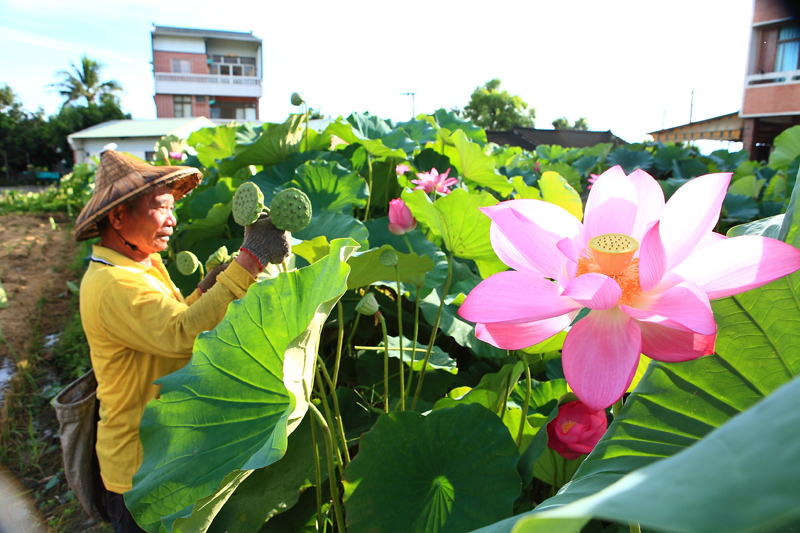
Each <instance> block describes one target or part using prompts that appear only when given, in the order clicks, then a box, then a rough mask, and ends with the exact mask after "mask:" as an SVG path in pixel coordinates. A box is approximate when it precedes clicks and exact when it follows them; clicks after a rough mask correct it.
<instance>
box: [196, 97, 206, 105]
mask: <svg viewBox="0 0 800 533" xmlns="http://www.w3.org/2000/svg"><path fill="white" fill-rule="evenodd" d="M194 103H196V104H205V103H206V97H205V96H195V97H194Z"/></svg>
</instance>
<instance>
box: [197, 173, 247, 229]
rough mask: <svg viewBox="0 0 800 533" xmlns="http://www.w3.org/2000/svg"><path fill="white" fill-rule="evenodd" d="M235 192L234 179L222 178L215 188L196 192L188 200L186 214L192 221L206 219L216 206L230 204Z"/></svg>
mask: <svg viewBox="0 0 800 533" xmlns="http://www.w3.org/2000/svg"><path fill="white" fill-rule="evenodd" d="M235 190H236V185H235V184H234V181H233V179H232V178H220V179H219V180H218V181H217V184H216V185H215V186H214V187H208V188H206V189H205V190H203V191H200V192H195V193H194V194H192V195H191V196H190V197H189V198H188V203H187V206H186V214H187V215H188V217H189V219H190V220H195V219H199V218H205V217H206V215H208V213H209V211H211V209H212V208H213V207H214V206H215V205H216V204H227V203H230V201H231V200H232V199H233V193H234V191H235Z"/></svg>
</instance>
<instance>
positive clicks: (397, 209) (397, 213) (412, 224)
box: [389, 198, 417, 235]
mask: <svg viewBox="0 0 800 533" xmlns="http://www.w3.org/2000/svg"><path fill="white" fill-rule="evenodd" d="M416 227H417V219H415V218H414V216H413V215H412V214H411V209H409V208H408V206H407V205H406V203H405V202H404V201H403V200H401V199H400V198H395V199H394V200H392V201H391V202H389V231H391V232H392V233H394V234H395V235H403V234H404V233H408V232H409V231H411V230H413V229H414V228H416Z"/></svg>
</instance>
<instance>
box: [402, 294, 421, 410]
mask: <svg viewBox="0 0 800 533" xmlns="http://www.w3.org/2000/svg"><path fill="white" fill-rule="evenodd" d="M418 338H419V287H417V300H416V302H414V346H413V347H412V348H411V354H412V355H411V368H410V369H409V371H408V390H407V391H405V395H406V396H408V395H410V394H411V382H412V381H413V379H414V360H415V359H416V358H417V339H418Z"/></svg>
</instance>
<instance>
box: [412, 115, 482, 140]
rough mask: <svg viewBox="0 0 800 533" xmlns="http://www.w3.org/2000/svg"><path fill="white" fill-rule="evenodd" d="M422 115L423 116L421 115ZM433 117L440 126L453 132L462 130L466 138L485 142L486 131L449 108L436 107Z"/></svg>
mask: <svg viewBox="0 0 800 533" xmlns="http://www.w3.org/2000/svg"><path fill="white" fill-rule="evenodd" d="M423 117H424V116H423ZM433 118H434V119H435V121H436V124H437V125H438V126H439V127H440V128H444V129H447V130H450V131H451V132H455V131H458V130H461V131H463V132H464V133H465V134H466V136H467V139H469V140H470V141H472V142H476V143H478V144H479V145H481V146H483V145H485V144H486V132H485V131H484V130H483V128H481V127H480V126H476V125H475V124H473V123H472V122H470V121H469V120H465V119H463V118H460V117H459V116H458V115H456V114H455V113H454V112H453V111H451V110H445V109H438V110H436V111H435V112H434V113H433Z"/></svg>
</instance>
